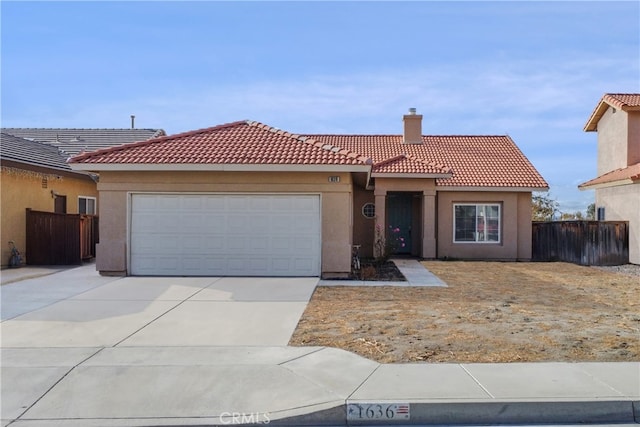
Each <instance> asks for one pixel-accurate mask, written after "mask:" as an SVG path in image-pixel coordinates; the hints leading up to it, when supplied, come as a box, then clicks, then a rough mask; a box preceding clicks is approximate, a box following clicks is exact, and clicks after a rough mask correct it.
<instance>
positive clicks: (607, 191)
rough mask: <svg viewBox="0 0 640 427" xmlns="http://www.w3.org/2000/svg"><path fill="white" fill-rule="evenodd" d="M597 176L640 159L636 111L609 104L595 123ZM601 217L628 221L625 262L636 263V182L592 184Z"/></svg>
mask: <svg viewBox="0 0 640 427" xmlns="http://www.w3.org/2000/svg"><path fill="white" fill-rule="evenodd" d="M597 132H598V175H604V174H606V173H607V172H611V171H614V170H617V169H622V168H626V167H627V166H631V165H633V164H636V163H639V162H640V111H624V110H618V109H615V108H613V107H609V108H608V109H607V110H606V111H605V112H604V114H603V115H602V117H601V118H600V120H599V121H598V124H597ZM595 193H596V195H595V199H596V200H595V202H596V207H597V208H601V207H602V208H605V218H604V219H605V220H611V221H616V220H619V221H629V262H631V263H633V264H640V183H638V182H636V183H630V182H629V181H628V180H627V181H624V182H620V183H616V182H612V183H607V184H604V185H598V186H596V187H595Z"/></svg>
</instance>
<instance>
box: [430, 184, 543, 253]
mask: <svg viewBox="0 0 640 427" xmlns="http://www.w3.org/2000/svg"><path fill="white" fill-rule="evenodd" d="M437 198H438V208H437V209H438V231H437V235H438V253H437V256H438V258H445V257H447V258H459V259H494V260H529V259H531V194H530V193H510V192H438V195H437ZM456 203H499V204H501V206H502V208H501V209H502V223H501V228H502V229H501V242H500V243H454V241H453V240H454V239H453V217H454V208H453V207H454V204H456Z"/></svg>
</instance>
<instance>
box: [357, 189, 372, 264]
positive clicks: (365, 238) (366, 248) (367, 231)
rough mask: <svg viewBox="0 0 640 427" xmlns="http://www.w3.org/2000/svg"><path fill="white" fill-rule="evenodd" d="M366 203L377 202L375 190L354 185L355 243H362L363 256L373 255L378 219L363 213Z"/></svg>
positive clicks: (361, 253)
mask: <svg viewBox="0 0 640 427" xmlns="http://www.w3.org/2000/svg"><path fill="white" fill-rule="evenodd" d="M366 203H375V198H374V195H373V191H367V190H365V189H363V188H359V187H354V192H353V244H355V245H360V255H361V256H362V257H372V256H373V239H374V235H375V225H376V219H375V218H365V217H364V215H362V207H363V206H364V205H365V204H366ZM376 208H377V207H376Z"/></svg>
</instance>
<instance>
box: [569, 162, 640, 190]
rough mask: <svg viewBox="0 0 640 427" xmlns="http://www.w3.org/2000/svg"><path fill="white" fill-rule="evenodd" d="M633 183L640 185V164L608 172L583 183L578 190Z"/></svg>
mask: <svg viewBox="0 0 640 427" xmlns="http://www.w3.org/2000/svg"><path fill="white" fill-rule="evenodd" d="M632 183H640V163H636V164H635V165H631V166H627V167H626V168H621V169H616V170H614V171H611V172H607V173H605V174H603V175H600V176H599V177H597V178H594V179H592V180H590V181H587V182H583V183H582V184H580V185H578V188H580V189H581V190H588V189H591V188H594V187H597V186H600V185H605V186H606V185H607V184H612V185H615V184H632Z"/></svg>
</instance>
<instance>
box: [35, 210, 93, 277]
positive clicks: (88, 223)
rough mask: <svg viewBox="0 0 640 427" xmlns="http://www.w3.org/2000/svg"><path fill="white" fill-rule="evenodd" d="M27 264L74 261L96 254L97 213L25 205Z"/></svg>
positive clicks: (62, 263)
mask: <svg viewBox="0 0 640 427" xmlns="http://www.w3.org/2000/svg"><path fill="white" fill-rule="evenodd" d="M26 237H27V239H26V240H27V241H26V248H25V255H26V262H27V265H74V264H81V263H82V261H83V260H86V259H90V258H93V257H95V254H96V250H95V248H96V243H98V217H97V216H95V215H78V214H75V215H74V214H58V213H52V212H40V211H34V210H31V209H27V236H26Z"/></svg>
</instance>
